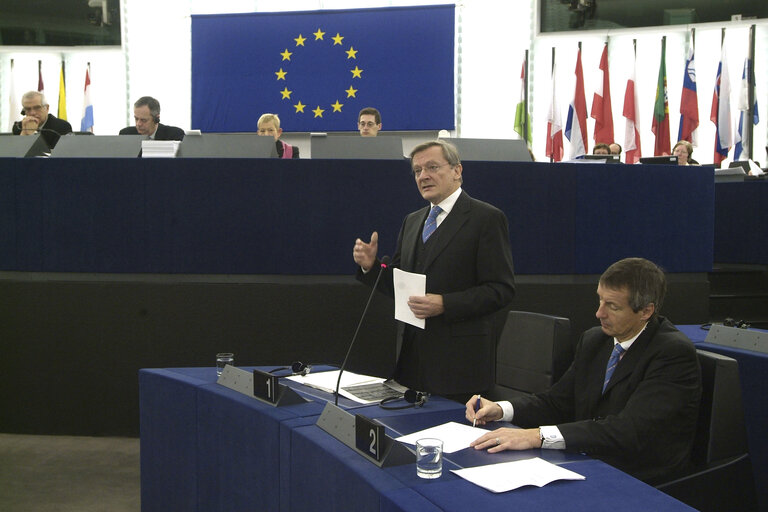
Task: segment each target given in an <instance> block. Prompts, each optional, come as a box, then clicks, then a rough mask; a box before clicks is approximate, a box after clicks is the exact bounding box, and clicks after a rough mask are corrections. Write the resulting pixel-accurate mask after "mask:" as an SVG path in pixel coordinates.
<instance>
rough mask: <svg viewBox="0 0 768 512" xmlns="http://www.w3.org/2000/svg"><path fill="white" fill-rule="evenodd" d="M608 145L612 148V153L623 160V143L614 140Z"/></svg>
mask: <svg viewBox="0 0 768 512" xmlns="http://www.w3.org/2000/svg"><path fill="white" fill-rule="evenodd" d="M608 147H609V148H610V149H611V154H612V155H616V156H618V157H619V160H621V144H618V143H616V142H613V143H611V144H609V145H608Z"/></svg>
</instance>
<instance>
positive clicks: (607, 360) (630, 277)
mask: <svg viewBox="0 0 768 512" xmlns="http://www.w3.org/2000/svg"><path fill="white" fill-rule="evenodd" d="M665 292H666V280H665V278H664V273H663V272H662V271H661V270H660V269H659V268H658V267H657V266H656V265H655V264H653V263H652V262H650V261H648V260H645V259H642V258H627V259H624V260H621V261H618V262H616V263H614V264H613V265H611V266H610V267H608V269H607V270H606V271H605V272H604V273H603V275H602V276H601V277H600V282H599V284H598V286H597V296H598V299H599V307H598V308H597V313H595V316H597V318H598V320H600V327H593V328H592V329H589V330H587V331H586V332H585V333H584V334H583V335H582V336H581V340H580V341H579V344H578V346H577V348H576V355H575V357H574V361H573V364H571V367H570V368H569V369H568V371H567V372H566V373H565V374H564V375H563V377H562V378H561V379H560V380H559V381H558V382H557V383H556V384H555V385H554V386H552V388H550V389H549V390H548V391H546V392H544V393H540V394H537V395H530V396H525V397H519V398H514V399H513V400H512V402H491V401H489V400H486V399H484V398H483V399H480V401H481V408H480V409H479V410H478V411H477V412H475V407H476V403H477V399H478V398H479V397H473V398H472V399H470V400H469V402H467V410H466V416H467V419H468V420H469V421H473V420H475V419H477V421H478V422H479V423H480V424H483V423H485V422H486V421H493V420H499V419H503V420H505V421H512V422H514V423H515V424H516V425H518V426H520V427H522V428H521V429H514V428H499V429H497V430H494V431H493V432H489V433H488V434H485V435H483V436H482V437H480V438H478V439H477V440H475V441H474V442H473V443H472V446H474V447H475V448H476V449H486V448H487V449H488V451H489V452H498V451H502V450H526V449H530V448H539V447H541V448H553V449H565V450H569V451H575V452H586V453H587V454H589V455H590V456H592V457H596V458H599V459H602V460H604V461H605V462H607V463H608V464H611V465H612V466H615V467H617V468H619V469H621V470H622V471H625V472H627V473H629V474H631V475H633V476H635V477H636V478H639V479H641V480H644V481H646V482H648V483H651V484H653V483H659V482H662V481H664V480H667V479H671V478H674V477H676V476H678V475H680V474H681V473H683V472H684V471H685V470H686V467H687V466H688V464H689V460H690V453H691V446H692V445H693V440H694V435H695V432H696V422H697V419H698V414H699V400H700V398H701V372H700V369H699V364H698V360H697V357H696V349H695V348H694V346H693V343H691V341H690V340H689V339H688V338H687V337H686V336H685V335H684V334H683V333H681V332H680V331H678V330H677V329H676V328H675V326H674V325H672V323H671V322H670V321H669V320H667V319H666V318H664V317H661V316H659V315H658V312H659V310H660V309H661V305H662V301H663V299H664V295H665Z"/></svg>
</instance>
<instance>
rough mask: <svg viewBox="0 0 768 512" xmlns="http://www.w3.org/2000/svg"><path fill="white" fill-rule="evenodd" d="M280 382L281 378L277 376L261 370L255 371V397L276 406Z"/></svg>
mask: <svg viewBox="0 0 768 512" xmlns="http://www.w3.org/2000/svg"><path fill="white" fill-rule="evenodd" d="M278 380H279V377H278V376H277V375H272V374H271V373H269V372H263V371H261V370H253V396H255V397H256V398H261V399H262V400H266V401H267V402H270V403H273V404H276V403H277V397H278V394H277V386H278V382H277V381H278Z"/></svg>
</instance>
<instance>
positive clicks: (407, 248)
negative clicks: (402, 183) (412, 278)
mask: <svg viewBox="0 0 768 512" xmlns="http://www.w3.org/2000/svg"><path fill="white" fill-rule="evenodd" d="M427 215H429V206H427V207H425V208H422V209H421V210H419V211H417V212H416V213H415V214H413V215H411V216H410V218H409V219H408V220H407V221H406V223H405V227H404V228H403V241H402V247H401V249H400V251H401V254H400V259H401V260H402V263H401V265H400V268H402V269H403V270H405V271H408V272H413V270H414V265H415V262H414V258H415V257H416V244H417V243H419V244H420V243H421V240H420V239H419V233H421V227H422V226H423V225H424V223H425V222H426V221H427Z"/></svg>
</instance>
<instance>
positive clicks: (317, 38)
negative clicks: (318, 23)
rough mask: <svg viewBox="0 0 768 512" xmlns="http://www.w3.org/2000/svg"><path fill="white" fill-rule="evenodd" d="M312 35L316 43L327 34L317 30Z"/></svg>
mask: <svg viewBox="0 0 768 512" xmlns="http://www.w3.org/2000/svg"><path fill="white" fill-rule="evenodd" d="M312 33H313V34H314V35H315V41H318V40H322V39H323V36H324V35H325V32H323V31H322V30H320V29H317V32H312ZM321 117H322V116H321Z"/></svg>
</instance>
